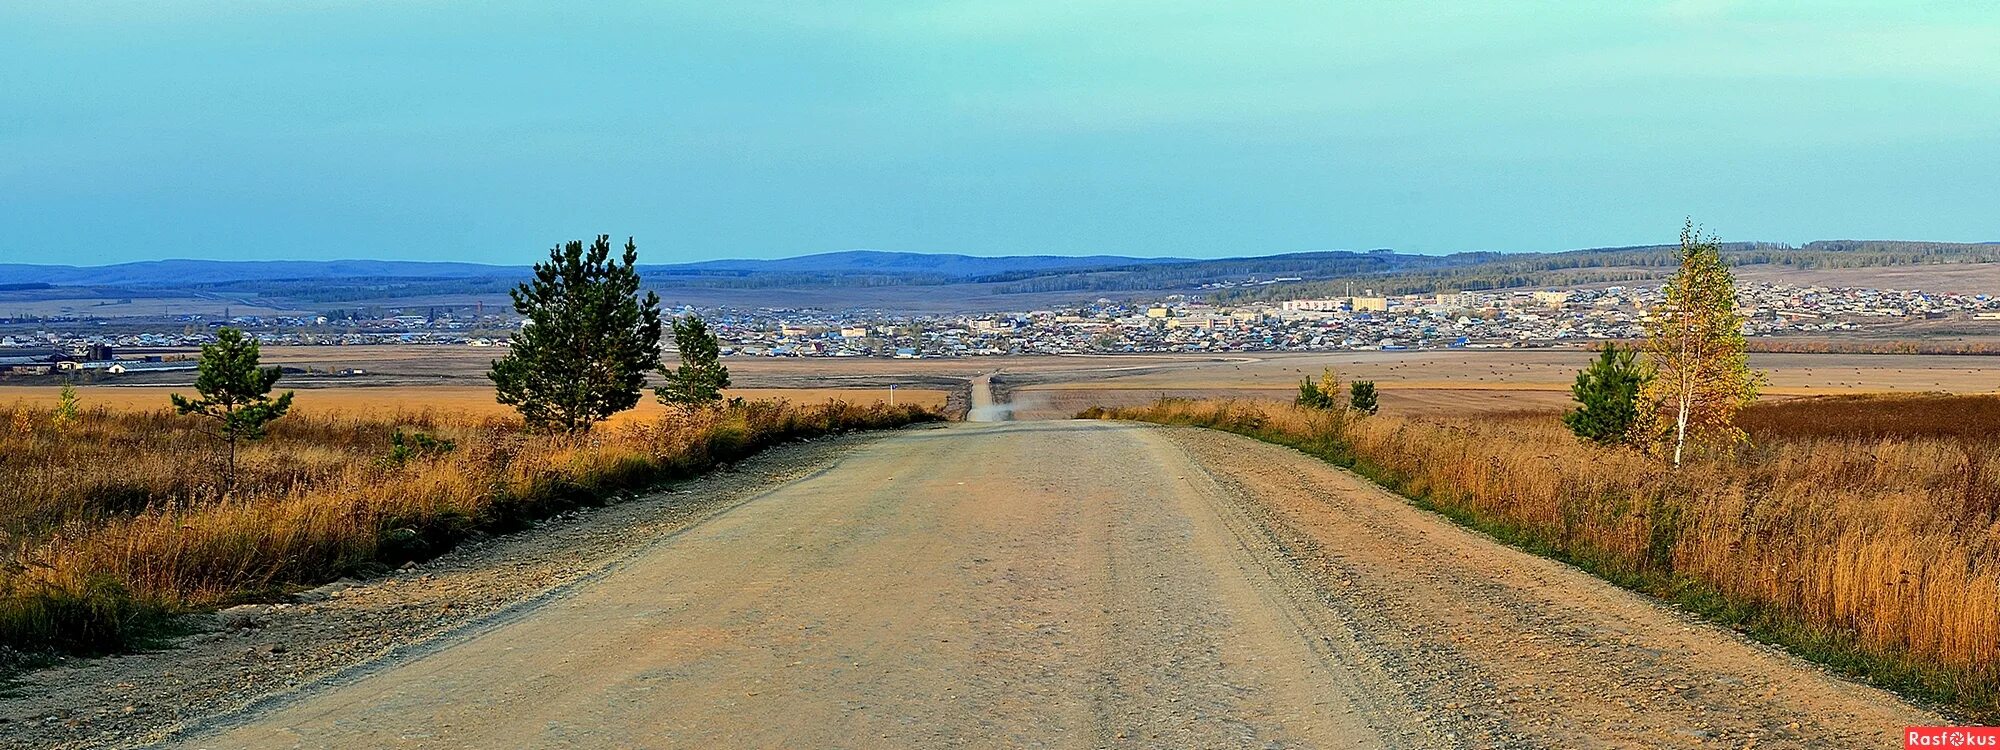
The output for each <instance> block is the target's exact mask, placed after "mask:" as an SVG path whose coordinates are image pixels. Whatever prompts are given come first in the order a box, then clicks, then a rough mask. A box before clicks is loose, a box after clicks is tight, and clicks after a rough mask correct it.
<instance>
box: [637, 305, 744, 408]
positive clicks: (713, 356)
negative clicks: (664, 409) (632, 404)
mask: <svg viewBox="0 0 2000 750" xmlns="http://www.w3.org/2000/svg"><path fill="white" fill-rule="evenodd" d="M673 325H674V348H675V349H677V350H679V353H680V359H681V364H680V366H679V367H675V368H668V367H666V366H665V365H661V367H660V376H661V377H662V378H664V379H665V380H666V384H664V385H662V386H660V387H659V388H656V389H654V391H653V392H654V393H655V394H657V395H658V396H659V398H660V403H663V404H666V405H668V406H672V407H675V408H678V409H681V410H683V411H694V410H697V409H704V408H707V407H710V406H714V405H717V404H720V403H722V389H724V388H727V387H729V368H727V367H724V366H723V365H722V361H721V359H722V346H721V343H720V342H718V341H716V339H715V334H713V333H709V331H708V323H707V322H705V321H703V320H702V319H701V317H700V316H697V315H688V316H685V317H681V318H676V319H674V323H673Z"/></svg>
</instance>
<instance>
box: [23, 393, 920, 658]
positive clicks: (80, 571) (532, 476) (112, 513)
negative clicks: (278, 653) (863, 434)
mask: <svg viewBox="0 0 2000 750" xmlns="http://www.w3.org/2000/svg"><path fill="white" fill-rule="evenodd" d="M939 418H940V416H939V414H938V413H937V412H935V411H933V410H930V409H926V408H922V407H915V406H908V405H905V406H900V407H889V406H885V405H881V404H871V405H854V404H849V403H846V402H839V401H830V402H827V403H824V404H819V405H803V406H802V405H795V404H789V403H785V402H778V401H755V402H749V403H746V404H741V405H738V406H734V407H731V408H729V409H726V410H723V411H718V412H713V413H705V414H700V415H697V416H694V417H687V418H675V419H669V420H664V421H660V422H652V423H637V422H635V423H628V424H623V425H619V426H617V427H613V428H606V429H600V430H598V431H596V432H593V433H591V434H589V435H585V436H562V435H537V434H530V433H527V432H525V431H523V430H522V429H521V428H520V427H519V425H518V423H515V422H510V421H506V420H498V419H472V418H452V417H447V416H442V415H439V414H436V413H430V412H423V413H404V414H394V415H385V416H382V417H378V418H372V419H360V418H350V417H339V416H317V417H316V416H311V415H309V414H308V415H297V416H292V417H287V418H285V419H283V420H279V421H278V422H277V423H275V424H274V425H273V429H272V430H271V433H270V435H269V437H268V438H267V439H265V440H263V441H260V442H257V443H253V444H251V447H250V448H249V450H247V451H246V452H245V454H244V456H243V468H242V473H241V475H240V478H239V480H238V487H239V490H238V494H236V495H234V496H230V497H222V496H219V494H218V492H217V490H216V482H215V476H216V473H215V471H214V466H215V461H214V445H213V443H212V442H211V441H210V440H209V439H208V438H207V437H206V436H204V435H203V434H201V432H200V425H198V424H196V423H195V422H194V421H192V420H190V419H188V418H184V417H179V416H175V415H172V414H169V413H167V412H165V411H159V412H112V411H105V410H97V411H90V412H86V413H85V414H84V415H83V417H82V419H81V420H79V421H78V422H77V423H76V424H74V425H69V426H66V427H59V426H58V425H57V424H56V421H55V420H54V419H53V414H52V412H50V411H48V410H38V409H34V408H29V407H22V406H19V405H16V406H13V407H0V480H4V481H0V540H4V544H5V549H4V552H5V553H6V557H5V563H4V567H0V647H8V648H12V649H16V650H20V651H30V650H45V649H58V650H67V651H73V652H100V651H105V650H110V649H115V648H119V647H121V646H124V645H127V644H129V642H130V641H131V640H132V639H133V638H135V637H142V636H144V635H145V634H147V633H149V632H155V631H156V630H157V626H159V625H160V624H161V623H163V622H164V621H165V620H166V618H168V617H169V616H170V615H172V614H174V613H178V612H184V611H188V610H191V609H198V608H203V607H212V606H218V605H223V604H228V603H231V602H236V601H241V600H245V599H248V598H253V597H259V596H266V595H269V594H272V593H275V592H278V591H281V590H284V589H286V588H289V587H295V586H300V585H306V584H312V583H317V582H322V581H326V580H330V579H333V578H336V577H339V576H343V575H352V574H356V573H364V572H369V571H372V570H380V569H384V568H386V567H389V566H394V565H397V564H400V563H402V562H405V561H408V560H412V559H419V558H423V557H427V556H430V555H434V554H436V553H438V552H440V551H442V550H443V549H445V548H448V547H449V546H450V545H451V544H452V543H454V542H456V541H457V540H459V539H461V538H463V537H465V536H466V535H468V534H470V533H472V532H474V531H483V532H495V531H504V530H508V529H511V528H513V527H516V526H518V525H520V524H522V523H523V522H525V521H528V520H531V519H533V518H536V517H540V516H544V515H548V514H551V513H553V512H556V511H559V510H562V509H564V508H568V507H572V506H575V505H578V504H586V503H592V502H596V501H598V500H600V499H602V498H603V497H605V496H606V495H607V494H609V493H611V492H614V491H619V490H628V489H636V488H642V487H645V486H647V485H650V484H653V483H657V482H660V481H664V480H669V479H676V478H682V477H687V476H691V475H694V474H696V473H699V472H701V471H704V470H706V469H708V468H710V467H713V466H716V465H718V464H722V463H728V462H732V461H736V460H739V459H741V458H744V457H746V456H748V455H750V454H752V453H754V452H756V451H758V450H761V449H762V448H764V447H767V446H770V445H773V444H776V443H780V442H785V441H789V440H795V439H799V438H804V437H812V436H817V435H825V434H830V433H836V432H843V431H848V430H860V429H881V428H889V427H897V426H902V425H906V424H910V423H913V422H920V421H930V420H936V419H939ZM397 430H403V431H408V432H413V433H414V432H421V433H424V434H426V435H429V436H432V437H434V438H436V439H439V440H448V441H450V442H451V443H452V444H454V445H455V449H453V450H450V451H432V452H430V453H422V452H419V453H417V454H416V455H406V456H403V457H401V458H397V457H395V456H394V454H393V450H392V446H391V436H392V435H393V434H394V433H395V432H396V431H397Z"/></svg>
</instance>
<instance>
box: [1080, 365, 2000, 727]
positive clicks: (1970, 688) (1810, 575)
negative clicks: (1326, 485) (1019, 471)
mask: <svg viewBox="0 0 2000 750" xmlns="http://www.w3.org/2000/svg"><path fill="white" fill-rule="evenodd" d="M1078 416H1079V417H1082V418H1109V419H1129V420H1136V421H1146V422H1154V423H1159V424H1170V425H1184V426H1195V427H1204V428H1209V429H1218V430H1223V431H1227V432H1233V433H1237V434H1240V435H1245V436H1248V437H1251V438H1255V439H1258V440H1262V441H1265V442H1269V443H1274V444H1278V445H1283V446H1287V447H1290V448H1294V449H1296V450H1299V451H1301V452H1303V453H1306V454H1308V455H1311V456H1314V457H1316V458H1319V459H1322V460H1325V461H1327V462H1330V463H1333V464H1335V465H1338V466H1341V467H1344V468H1347V469H1349V470H1352V471H1354V472H1355V473H1357V474H1360V475H1362V476H1364V477H1366V478H1368V479H1370V480H1371V481H1374V482H1375V483H1377V484H1378V485H1381V486H1383V487H1385V488H1387V489H1389V490H1391V491H1393V492H1396V493H1398V494H1400V495H1402V496H1403V497H1405V498H1407V499H1409V500H1410V501H1411V502H1412V503H1413V504H1415V505H1416V506H1418V507H1421V508H1424V509H1427V510H1431V511H1434V512H1437V513H1439V514H1441V515H1444V516H1445V517H1447V518H1450V519H1452V520H1453V521H1455V522H1457V523H1459V524H1461V525H1464V526H1467V527H1470V528H1473V529H1476V530H1479V531H1481V532H1483V533H1486V534H1488V535H1489V536H1492V537H1493V538H1495V539H1497V540H1499V541H1501V542H1503V543H1506V544H1509V545H1511V546H1514V547H1517V548H1520V549H1523V550H1526V551H1528V552H1532V553H1534V554H1538V555H1543V556H1547V557H1551V558H1554V559H1557V560H1561V561H1563V562H1565V563H1568V564H1571V565H1574V566H1576V567H1578V568H1581V569H1583V570H1585V571H1588V572H1590V573H1592V574H1595V575H1597V576H1599V577H1602V578H1604V579H1606V580H1609V581H1611V582H1613V583H1615V584H1617V585H1619V586H1622V587H1625V588H1628V589H1631V590H1634V591H1638V592H1640V593H1644V594H1647V595H1650V596H1653V597H1656V598H1659V599H1662V600H1665V601H1668V602H1671V603H1673V604H1674V605H1676V606H1678V607H1680V608H1682V609H1684V610H1686V611H1689V612H1691V613H1694V614H1696V615H1698V616H1701V617H1703V618H1706V619H1709V620H1711V621H1714V622H1717V623H1720V624H1722V625H1725V626H1728V627H1730V628H1733V629H1735V630H1737V631H1739V632H1741V633H1743V634H1745V635H1747V636H1748V637H1751V638H1754V639H1757V640H1759V641H1763V642H1766V643H1771V644H1776V645H1779V646H1782V647H1784V648H1786V649H1788V650H1790V651H1791V652H1793V653H1795V654H1797V655H1799V656H1801V657H1803V658H1806V659H1809V660H1811V661H1814V662H1817V663H1820V664H1823V665H1825V666H1827V667H1829V668H1831V669H1833V670H1835V671H1837V672H1839V673H1841V674H1844V675H1847V676H1849V677H1852V678H1855V679H1858V680H1861V681H1865V682H1869V683H1872V684H1875V685H1878V686H1881V687H1884V688H1887V689H1890V690H1894V691H1896V692H1899V693H1901V694H1903V695H1906V696H1909V697H1911V698H1914V699H1917V700H1919V701H1923V702H1926V703H1929V704H1932V705H1936V706H1940V707H1944V708H1945V709H1946V710H1948V711H1952V712H1955V713H1958V714H1961V715H1962V716H1964V717H1966V718H1968V719H1971V720H1975V721H1984V722H1991V721H1994V720H1996V719H2000V680H1996V669H1995V667H1996V660H1995V655H1994V652H1993V649H1992V648H1991V641H1990V640H1982V639H1983V638H1984V637H1985V634H1987V633H1989V632H1991V631H1990V630H1987V629H1986V628H1988V627H1990V626H1989V625H1987V624H1986V623H1989V622H1991V620H1992V618H1993V617H1994V611H1995V605H1996V598H2000V591H1997V590H1996V588H1995V584H1994V582H1993V580H1992V578H1991V574H1992V572H1993V571H1994V570H1995V569H1996V567H2000V565H1996V560H1995V559H1994V557H1995V554H1994V553H1995V549H1996V548H1995V547H1994V546H1993V545H1991V544H1990V541H1991V539H1990V537H1991V536H1992V535H1993V534H1994V533H1995V531H1996V529H2000V527H1997V526H1996V525H1995V523H1994V521H1993V519H1992V516H1991V514H1990V511H1987V510H1986V509H1985V507H1984V506H1983V505H1982V504H1981V503H1982V501H1983V499H1984V497H1985V494H1983V493H1985V492H1988V491H1989V490H1990V488H1991V480H1992V477H1989V476H1987V475H1985V474H1984V473H1981V472H1977V471H1975V472H1974V474H1973V476H1971V477H1970V478H1967V477H1964V476H1956V478H1941V477H1940V476H1935V474H1949V475H1956V474H1958V473H1959V472H1954V471H1953V468H1954V467H1953V466H1952V463H1951V462H1950V461H1949V460H1942V461H1941V460H1939V458H1940V454H1939V451H1942V452H1943V455H1949V454H1950V451H1953V450H1957V451H1962V452H1971V454H1972V455H1971V457H1969V458H1966V459H1965V463H1961V464H1960V466H1961V467H1962V466H1965V465H1968V464H1970V465H1977V464H1978V462H1979V461H1982V460H1985V458H1986V456H1987V455H1988V452H1990V451H1991V450H1992V446H1988V445H1984V444H1981V443H1976V442H1972V443H1968V442H1965V441H1962V440H1961V441H1956V442H1946V443H1943V444H1940V445H1928V446H1926V449H1925V450H1916V449H1914V448H1912V447H1911V446H1902V447H1903V449H1904V450H1903V451H1902V452H1900V453H1899V452H1898V451H1897V450H1894V448H1895V446H1893V445H1891V446H1885V445H1884V444H1883V442H1882V441H1874V442H1867V441H1852V440H1846V441H1826V440H1820V439H1811V440H1804V441H1801V442H1797V443H1793V444H1783V443H1782V441H1781V442H1780V444H1778V445H1773V446H1767V447H1766V448H1765V449H1763V450H1762V451H1761V452H1757V453H1753V454H1750V455H1746V456H1742V457H1733V458H1727V459H1716V460H1713V461H1710V462H1708V463H1706V464H1703V465H1701V466H1696V467H1690V468H1689V469H1684V470H1682V471H1680V472H1669V471H1664V470H1660V469H1658V468H1657V467H1653V466H1651V465H1650V464H1648V463H1647V462H1645V461H1644V460H1643V459H1642V458H1640V457H1637V456H1633V455H1624V454H1627V453H1629V452H1627V451H1620V450H1618V449H1605V448H1599V447H1597V446H1588V445H1584V444H1581V443H1579V442H1578V441H1576V440H1574V439H1571V438H1569V436H1568V435H1567V434H1566V433H1560V432H1559V430H1554V429H1541V428H1538V427H1534V426H1532V425H1531V424H1530V423H1525V422H1523V421H1521V420H1511V419H1510V420H1503V421H1502V423H1500V424H1477V423H1467V422H1455V421H1452V420H1412V419H1399V418H1394V417H1365V418H1363V417H1355V416H1352V415H1345V414H1341V413H1339V412H1312V411H1309V410H1300V409H1296V408H1293V407H1289V406H1281V405H1273V404H1262V403H1243V402H1197V401H1176V400H1172V399H1167V400H1162V401H1161V402H1159V403H1156V404H1153V405H1151V406H1145V407H1134V408H1123V409H1090V410H1086V411H1084V412H1083V413H1081V414H1079V415H1078ZM1545 421H1550V422H1552V421H1553V420H1552V419H1551V420H1545ZM1888 440H1890V441H1897V440H1902V441H1905V442H1907V441H1908V440H1918V439H1915V438H1911V439H1902V438H1890V439H1888ZM1849 453H1852V454H1855V455H1853V456H1845V455H1844V454H1849ZM1859 460H1866V461H1869V462H1870V463H1871V464H1881V463H1883V462H1885V461H1887V462H1888V463H1890V464H1892V465H1890V466H1887V467H1880V468H1879V470H1881V471H1885V472H1886V473H1885V474H1882V475H1881V476H1883V477H1891V476H1893V477H1900V478H1901V479H1902V480H1903V481H1901V482H1891V481H1888V480H1887V479H1878V480H1876V481H1874V482H1872V483H1871V482H1870V481H1868V480H1867V478H1865V477H1860V476H1857V475H1855V474H1854V473H1853V472H1852V471H1851V470H1848V469H1847V468H1846V463H1850V462H1852V461H1859ZM1903 461H1908V462H1910V463H1911V464H1912V465H1911V466H1910V467H1902V466H1897V465H1894V464H1897V463H1900V462H1903ZM1918 463H1923V464H1926V465H1930V466H1932V468H1933V471H1932V474H1933V475H1925V474H1923V472H1916V471H1915V468H1916V464H1918ZM1939 464H1942V466H1939ZM1899 469H1908V470H1902V471H1899ZM1913 479H1914V480H1915V481H1911V480H1913ZM1830 484H1841V485H1844V486H1845V492H1844V493H1833V492H1828V491H1826V490H1827V488H1828V487H1829V486H1830ZM1915 491H1921V492H1926V493H1929V494H1928V495H1927V496H1925V497H1915V496H1914V495H1913V492H1915ZM1968 509H1971V510H1970V512H1968ZM1808 547H1817V548H1821V550H1822V553H1821V554H1819V555H1802V554H1800V552H1799V551H1800V550H1801V549H1803V548H1808ZM1788 558H1789V561H1790V563H1791V564H1790V565H1786V564H1785V561H1786V560H1787V559H1788ZM1919 571H1937V574H1938V575H1939V577H1941V578H1944V579H1945V580H1943V581H1940V582H1928V581H1923V580H1921V578H1920V577H1919V576H1918V575H1913V573H1917V572H1919ZM1954 573H1955V575H1953V574H1954ZM1926 584H1929V585H1926Z"/></svg>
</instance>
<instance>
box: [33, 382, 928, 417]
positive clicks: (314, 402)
mask: <svg viewBox="0 0 2000 750" xmlns="http://www.w3.org/2000/svg"><path fill="white" fill-rule="evenodd" d="M285 385H286V384H285V382H284V381H282V380H281V381H279V382H278V387H279V389H280V390H283V389H284V387H285ZM61 392H62V389H61V388H60V387H59V386H7V385H0V406H5V405H8V404H14V403H21V404H25V405H28V406H32V407H43V408H46V407H49V406H52V405H54V404H55V403H56V401H57V399H58V397H59V395H60V394H61ZM169 393H180V394H182V395H192V393H193V390H192V389H190V388H187V387H173V386H95V387H93V386H83V387H80V388H78V389H77V400H78V401H79V402H80V403H81V404H82V405H83V406H84V407H86V408H89V407H98V406H101V407H104V408H107V409H115V410H121V411H130V410H139V411H147V410H153V409H161V408H165V407H166V406H167V394H169ZM728 395H730V396H733V397H737V398H742V399H745V400H759V399H775V400H781V401H788V402H791V403H796V404H816V403H820V402H824V401H828V400H834V401H845V402H848V403H853V404H874V403H888V402H889V391H888V389H886V388H732V389H730V390H729V392H728ZM895 400H896V403H898V404H911V405H914V406H921V407H925V408H932V409H936V408H942V407H943V406H944V401H945V392H944V391H940V390H928V389H921V388H898V389H896V395H895ZM293 408H294V409H295V410H296V411H297V412H298V413H301V414H318V415H336V416H353V417H360V416H371V415H382V414H398V413H408V414H421V413H425V412H430V413H435V414H439V415H461V416H466V417H473V418H487V417H506V416H509V415H511V414H513V413H514V411H513V407H510V406H507V405H505V404H501V403H498V402H496V401H494V400H493V388H492V387H491V386H484V387H482V386H471V385H430V386H408V387H357V388H308V389H301V390H299V391H298V397H297V399H296V400H295V401H294V406H293ZM666 413H667V408H666V407H664V406H662V405H660V403H659V402H658V401H657V400H655V399H653V398H651V397H650V396H649V397H648V398H646V399H643V400H641V401H640V402H639V405H638V406H637V407H635V408H633V409H631V410H630V411H626V412H622V413H620V414H618V415H617V416H615V417H612V422H613V423H614V424H624V423H627V422H651V421H655V420H657V419H659V418H660V417H661V416H664V415H665V414H666Z"/></svg>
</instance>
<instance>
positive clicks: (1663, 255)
mask: <svg viewBox="0 0 2000 750" xmlns="http://www.w3.org/2000/svg"><path fill="white" fill-rule="evenodd" d="M1675 249H1676V248H1675V246H1667V245H1661V246H1643V247H1616V248H1594V249H1588V250H1571V251H1566V252H1554V253H1497V252H1469V253H1455V254H1451V255H1417V254H1410V253H1398V252H1394V251H1391V250H1371V251H1367V252H1355V251H1346V250H1334V251H1323V252H1305V253H1289V254H1283V255H1265V256H1255V257H1238V258H1222V259H1210V260H1194V259H1186V258H1136V257H1125V256H1115V255H1098V256H1053V255H1017V256H998V257H982V256H970V255H955V254H935V253H897V252H881V251H868V250H857V251H847V252H838V253H823V254H819V255H806V256H799V257H794V258H783V259H776V260H721V261H702V262H697V263H682V264H642V265H641V267H640V272H641V274H642V275H643V276H644V278H645V280H646V284H647V285H648V286H649V287H652V288H656V289H662V290H668V289H718V290H732V289H741V290H755V289H766V290H788V289H868V288H876V287H938V288H939V289H938V292H937V293H938V294H944V295H950V294H954V292H953V291H952V289H953V288H954V287H960V288H964V287H963V285H976V286H977V288H978V289H979V290H980V293H981V294H986V295H993V294H1000V295H1008V294H1046V293H1062V292H1075V293H1077V295H1078V296H1080V297H1083V296H1089V295H1096V294H1105V295H1114V296H1134V295H1145V294H1171V293H1200V294H1206V295H1209V296H1211V297H1212V298H1215V299H1218V300H1220V301H1232V300H1244V299H1271V298H1282V297H1297V296H1315V295H1323V294H1339V293H1344V292H1345V291H1346V290H1347V288H1348V286H1349V285H1350V284H1352V285H1353V286H1355V287H1356V288H1368V289H1373V290H1375V291H1376V292H1377V293H1382V294H1407V293H1423V292H1435V291H1441V290H1449V289H1467V290H1477V289H1505V288H1519V287H1532V286H1553V285H1569V284H1589V283H1618V282H1636V281H1643V280H1648V279H1657V278H1660V277H1661V276H1663V275H1665V274H1666V273H1667V271H1668V270H1669V269H1671V268H1672V267H1673V266H1674V264H1675V263H1676V257H1675ZM1723 255H1724V257H1725V259H1726V260H1728V262H1730V263H1732V264H1736V265H1742V266H1750V265H1777V266H1786V267H1793V268H1864V267H1881V266H1908V265H1919V264H1934V263H1985V262H2000V243H1982V244H1972V243H1942V242H1908V241H1881V240H1822V241H1817V242H1809V243H1806V244H1805V245H1802V246H1791V245H1785V244H1780V243H1770V242H1744V243H1730V244H1726V245H1724V246H1723ZM528 275H529V269H527V268H526V267H523V266H502V265H483V264H475V263H421V262H407V261H374V260H359V261H209V260H170V261H149V262H142V263H126V264H120V265H112V266H81V267H79V266H37V265H21V264H0V288H11V289H18V290H24V291H20V292H10V293H13V294H36V295H41V296H61V295H62V294H64V292H63V291H62V290H63V289H65V288H81V287H92V288H94V289H95V290H96V291H95V292H94V293H93V294H94V295H98V296H101V295H110V296H121V295H123V296H129V293H130V292H131V291H135V290H136V291H140V292H144V291H148V290H152V291H157V290H176V291H180V292H192V293H197V294H200V293H220V294H229V295H239V294H240V295H255V296H261V297H267V298H272V299H279V300H290V301H293V302H296V303H301V304H313V303H318V304H324V303H330V302H350V301H361V300H369V299H384V298H407V297H418V296H427V295H475V296H477V295H489V296H490V295H502V296H504V294H505V292H506V290H507V289H508V288H510V287H511V286H513V285H514V284H515V283H517V282H519V281H520V280H523V279H525V278H526V277H527V276H528Z"/></svg>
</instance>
